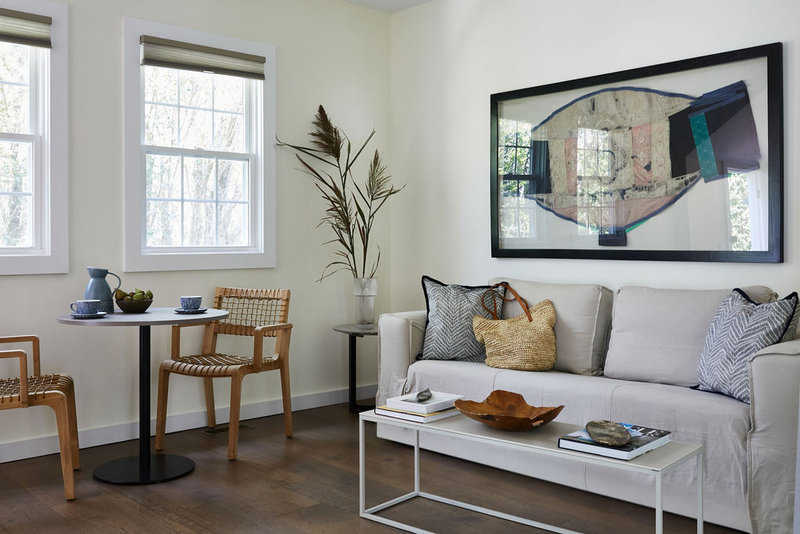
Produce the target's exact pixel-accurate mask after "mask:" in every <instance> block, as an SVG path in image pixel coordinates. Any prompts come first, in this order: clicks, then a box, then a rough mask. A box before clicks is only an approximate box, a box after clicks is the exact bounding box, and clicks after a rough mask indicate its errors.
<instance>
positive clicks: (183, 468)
mask: <svg viewBox="0 0 800 534" xmlns="http://www.w3.org/2000/svg"><path fill="white" fill-rule="evenodd" d="M227 316H228V312H227V311H226V310H217V309H208V310H206V311H204V312H203V313H195V314H186V313H178V312H177V311H176V310H175V308H150V309H148V310H147V311H146V312H144V313H122V312H120V311H115V312H114V313H108V314H105V315H103V316H102V317H100V318H95V319H79V318H75V317H73V316H72V315H70V314H67V315H60V316H59V317H58V322H59V323H63V324H68V325H76V326H138V327H139V455H138V456H129V457H126V458H118V459H116V460H111V461H110V462H106V463H104V464H102V465H100V466H98V467H97V469H95V471H94V477H95V478H96V479H98V480H101V481H103V482H108V483H111V484H129V485H140V484H153V483H156V482H164V481H167V480H172V479H175V478H178V477H182V476H184V475H187V474H189V473H191V472H192V471H193V470H194V462H193V461H192V460H191V459H189V458H186V457H185V456H179V455H176V454H153V453H151V451H150V327H151V326H153V325H155V326H158V325H165V326H169V325H175V324H191V323H207V322H210V321H218V320H220V319H224V318H225V317H227Z"/></svg>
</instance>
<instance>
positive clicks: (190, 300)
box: [181, 296, 203, 310]
mask: <svg viewBox="0 0 800 534" xmlns="http://www.w3.org/2000/svg"><path fill="white" fill-rule="evenodd" d="M202 302H203V297H198V296H190V297H181V308H183V309H184V310H197V309H200V304H201V303H202Z"/></svg>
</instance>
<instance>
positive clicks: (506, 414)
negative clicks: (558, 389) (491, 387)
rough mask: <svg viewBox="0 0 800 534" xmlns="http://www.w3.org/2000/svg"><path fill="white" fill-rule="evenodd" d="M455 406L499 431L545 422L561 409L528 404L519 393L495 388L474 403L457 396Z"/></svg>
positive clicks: (533, 425)
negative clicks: (484, 397)
mask: <svg viewBox="0 0 800 534" xmlns="http://www.w3.org/2000/svg"><path fill="white" fill-rule="evenodd" d="M455 406H456V409H458V411H460V412H461V413H463V414H464V415H466V416H467V417H469V418H472V419H475V420H476V421H480V422H481V423H484V424H487V425H489V426H490V427H493V428H497V429H499V430H508V431H511V432H525V431H528V430H532V429H534V428H536V427H540V426H542V425H545V424H547V423H549V422H550V421H552V420H553V419H555V418H556V416H557V415H558V414H559V413H561V410H563V409H564V405H563V404H562V405H561V406H542V407H536V406H531V405H530V404H528V403H527V402H525V397H523V396H522V395H520V394H519V393H514V392H512V391H505V390H502V389H497V390H495V391H492V392H491V393H490V394H489V396H488V397H486V400H484V401H483V402H476V401H470V400H463V399H459V400H457V401H456V402H455Z"/></svg>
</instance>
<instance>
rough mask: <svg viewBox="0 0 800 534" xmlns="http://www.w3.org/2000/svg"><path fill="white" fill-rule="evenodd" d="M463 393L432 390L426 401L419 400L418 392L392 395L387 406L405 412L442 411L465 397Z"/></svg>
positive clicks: (387, 400)
mask: <svg viewBox="0 0 800 534" xmlns="http://www.w3.org/2000/svg"><path fill="white" fill-rule="evenodd" d="M463 397H464V396H463V395H453V394H452V393H440V392H438V391H431V398H430V399H428V400H425V401H418V400H417V394H416V393H407V394H405V395H400V396H399V397H392V398H391V399H386V406H388V407H389V408H393V409H395V410H403V411H405V412H411V413H417V414H426V413H433V412H441V411H442V410H446V409H448V408H452V407H453V403H454V402H455V401H456V400H458V399H461V398H463Z"/></svg>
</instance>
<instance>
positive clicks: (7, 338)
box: [0, 334, 39, 343]
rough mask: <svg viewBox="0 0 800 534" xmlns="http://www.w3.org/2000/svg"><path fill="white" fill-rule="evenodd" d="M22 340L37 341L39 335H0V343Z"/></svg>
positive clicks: (19, 341)
mask: <svg viewBox="0 0 800 534" xmlns="http://www.w3.org/2000/svg"><path fill="white" fill-rule="evenodd" d="M23 341H31V342H33V343H36V342H37V341H39V336H35V335H33V334H28V335H24V336H0V343H21V342H23Z"/></svg>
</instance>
